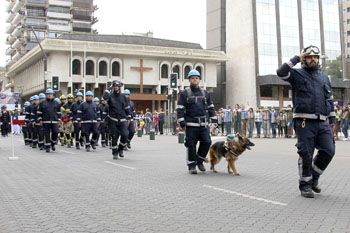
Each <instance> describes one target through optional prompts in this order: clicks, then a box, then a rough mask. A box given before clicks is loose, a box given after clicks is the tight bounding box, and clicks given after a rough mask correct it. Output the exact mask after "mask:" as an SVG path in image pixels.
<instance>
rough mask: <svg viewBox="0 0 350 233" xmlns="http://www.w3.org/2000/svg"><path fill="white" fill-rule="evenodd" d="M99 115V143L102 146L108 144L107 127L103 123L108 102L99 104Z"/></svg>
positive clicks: (106, 113)
mask: <svg viewBox="0 0 350 233" xmlns="http://www.w3.org/2000/svg"><path fill="white" fill-rule="evenodd" d="M99 109H100V116H101V124H100V128H99V131H100V134H101V144H102V146H103V147H104V146H105V145H108V137H109V134H108V129H107V126H106V123H105V119H106V117H107V115H108V104H100V106H99Z"/></svg>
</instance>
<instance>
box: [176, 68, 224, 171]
mask: <svg viewBox="0 0 350 233" xmlns="http://www.w3.org/2000/svg"><path fill="white" fill-rule="evenodd" d="M188 79H189V81H190V87H188V88H186V89H185V90H183V91H182V92H181V93H180V96H179V100H178V103H177V118H178V121H179V124H180V126H181V128H182V130H186V139H185V141H186V142H185V146H186V147H187V166H188V169H189V173H190V174H197V170H196V165H197V166H198V169H199V170H200V171H202V172H204V171H205V167H204V165H203V162H204V160H205V158H206V156H207V153H208V150H209V147H210V145H211V139H210V129H209V124H208V116H207V111H208V113H209V117H210V119H211V121H212V123H217V119H218V118H217V116H216V113H215V109H214V104H213V101H212V100H211V97H210V94H209V93H208V92H207V91H206V90H203V89H202V88H200V87H199V82H200V80H201V75H200V73H199V72H198V71H197V70H192V71H190V72H189V73H188ZM198 141H200V145H199V148H198V151H197V149H196V146H197V142H198Z"/></svg>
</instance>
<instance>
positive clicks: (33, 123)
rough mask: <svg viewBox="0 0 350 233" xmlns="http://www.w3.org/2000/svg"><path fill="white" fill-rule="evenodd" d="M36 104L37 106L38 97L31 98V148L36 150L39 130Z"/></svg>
mask: <svg viewBox="0 0 350 233" xmlns="http://www.w3.org/2000/svg"><path fill="white" fill-rule="evenodd" d="M38 104H39V96H38V95H35V96H33V102H32V105H31V106H30V124H31V128H32V143H33V144H32V148H33V149H34V148H37V145H38V140H39V130H40V124H39V122H38V114H37V110H38Z"/></svg>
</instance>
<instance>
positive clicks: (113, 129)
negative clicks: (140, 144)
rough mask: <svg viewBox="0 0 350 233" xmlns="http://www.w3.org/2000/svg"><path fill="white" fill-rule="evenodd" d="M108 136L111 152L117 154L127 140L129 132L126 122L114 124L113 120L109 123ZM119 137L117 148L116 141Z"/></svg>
mask: <svg viewBox="0 0 350 233" xmlns="http://www.w3.org/2000/svg"><path fill="white" fill-rule="evenodd" d="M109 128H110V134H111V136H112V151H113V152H117V151H121V150H123V149H124V146H126V142H127V139H128V135H129V131H128V127H127V122H126V121H123V122H116V121H113V120H110V121H109ZM119 137H120V142H119V146H118V140H119Z"/></svg>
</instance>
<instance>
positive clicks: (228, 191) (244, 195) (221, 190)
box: [203, 184, 288, 206]
mask: <svg viewBox="0 0 350 233" xmlns="http://www.w3.org/2000/svg"><path fill="white" fill-rule="evenodd" d="M203 187H205V188H210V189H214V190H216V191H220V192H224V193H230V194H234V195H237V196H242V197H246V198H250V199H252V200H256V201H262V202H266V203H270V204H273V205H280V206H287V205H288V204H286V203H282V202H278V201H271V200H268V199H264V198H260V197H254V196H250V195H247V194H244V193H238V192H234V191H231V190H227V189H222V188H217V187H214V186H210V185H205V184H204V185H203Z"/></svg>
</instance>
